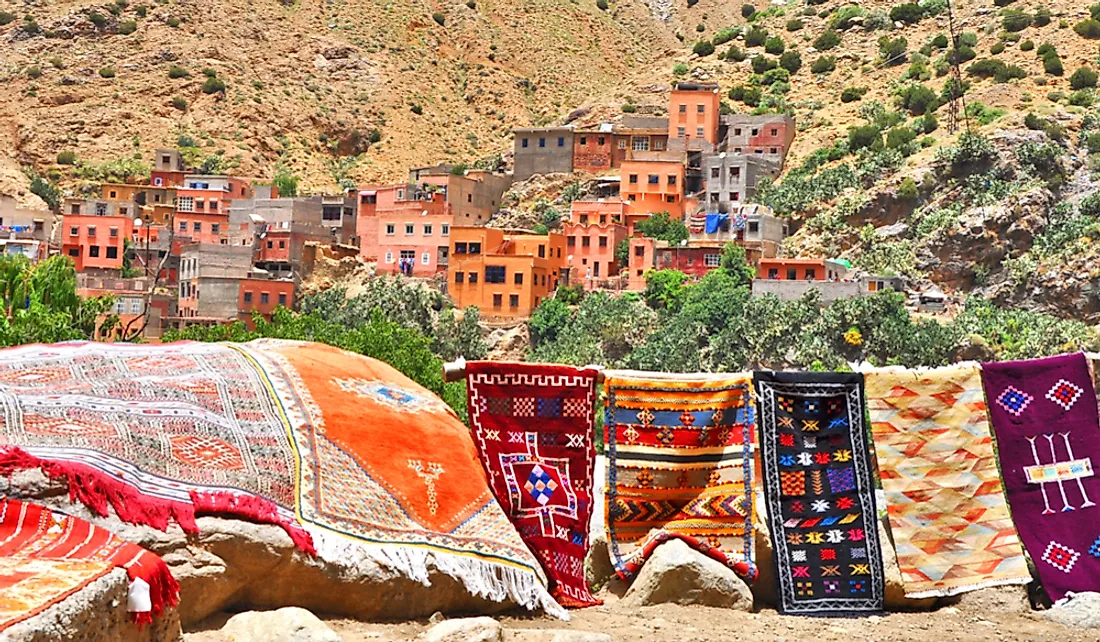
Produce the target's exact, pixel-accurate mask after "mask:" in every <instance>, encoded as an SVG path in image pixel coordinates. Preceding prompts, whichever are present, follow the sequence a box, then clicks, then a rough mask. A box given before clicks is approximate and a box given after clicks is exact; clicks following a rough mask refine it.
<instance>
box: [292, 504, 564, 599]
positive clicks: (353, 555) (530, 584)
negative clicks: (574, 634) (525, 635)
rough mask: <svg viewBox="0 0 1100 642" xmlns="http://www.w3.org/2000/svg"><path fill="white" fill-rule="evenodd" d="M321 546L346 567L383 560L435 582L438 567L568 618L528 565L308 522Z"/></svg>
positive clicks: (476, 590) (472, 588)
mask: <svg viewBox="0 0 1100 642" xmlns="http://www.w3.org/2000/svg"><path fill="white" fill-rule="evenodd" d="M305 528H306V529H307V530H308V531H309V534H310V535H311V536H312V537H313V542H314V544H315V545H316V547H317V556H318V557H320V558H321V559H323V560H325V561H326V562H329V563H332V564H338V565H342V566H344V567H347V568H353V569H363V570H364V571H365V570H367V569H365V568H364V567H365V566H367V565H371V564H373V565H381V566H384V567H386V568H388V569H390V570H391V571H395V572H397V573H400V574H401V575H404V576H405V577H407V578H409V579H411V580H412V581H414V582H419V583H420V584H423V585H424V586H431V580H430V578H429V574H430V572H431V568H432V567H433V566H434V567H435V568H436V569H438V570H439V572H441V573H443V574H444V575H447V576H449V577H451V578H453V579H455V580H457V581H458V582H460V583H461V584H462V585H463V586H464V587H465V588H466V590H467V591H469V592H470V593H471V594H473V595H475V596H477V597H481V598H484V599H487V600H492V601H494V602H504V601H506V600H507V601H511V602H513V603H515V604H518V605H520V606H522V607H524V608H526V609H527V610H529V611H534V610H538V609H542V610H543V611H544V612H545V613H546V614H547V615H551V616H553V617H556V618H558V619H561V620H568V619H569V613H568V612H567V611H566V610H565V609H564V608H562V606H561V605H560V604H558V603H557V601H556V600H554V598H553V597H552V596H551V595H550V592H549V591H547V590H546V586H545V584H544V583H543V581H542V579H541V578H540V576H539V575H538V574H537V573H536V572H535V571H531V570H523V569H519V568H514V567H510V566H506V565H504V564H499V563H495V562H488V561H485V560H481V559H477V558H475V557H468V556H465V555H458V554H453V553H444V552H442V551H438V550H428V549H424V548H418V547H413V546H402V545H399V544H368V543H365V542H361V541H356V540H353V539H349V538H346V537H342V536H340V535H338V534H335V533H330V532H326V531H323V530H321V529H318V528H316V527H311V526H309V525H306V526H305Z"/></svg>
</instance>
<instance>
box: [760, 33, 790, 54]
mask: <svg viewBox="0 0 1100 642" xmlns="http://www.w3.org/2000/svg"><path fill="white" fill-rule="evenodd" d="M784 48H785V47H784V45H783V39H782V38H780V37H779V36H770V37H768V38H767V39H766V40H764V51H765V52H767V53H770V54H772V55H773V56H778V55H779V54H781V53H783V49H784Z"/></svg>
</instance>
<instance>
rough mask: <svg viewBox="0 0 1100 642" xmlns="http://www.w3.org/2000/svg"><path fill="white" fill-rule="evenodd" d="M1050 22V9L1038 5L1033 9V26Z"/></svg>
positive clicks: (1045, 24)
mask: <svg viewBox="0 0 1100 642" xmlns="http://www.w3.org/2000/svg"><path fill="white" fill-rule="evenodd" d="M1049 24H1050V9H1047V8H1046V7H1040V8H1039V9H1038V10H1036V11H1035V26H1036V27H1045V26H1047V25H1049Z"/></svg>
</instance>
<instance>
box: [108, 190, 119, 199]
mask: <svg viewBox="0 0 1100 642" xmlns="http://www.w3.org/2000/svg"><path fill="white" fill-rule="evenodd" d="M109 198H118V192H116V191H114V190H111V196H110V197H109Z"/></svg>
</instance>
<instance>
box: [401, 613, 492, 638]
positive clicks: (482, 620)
mask: <svg viewBox="0 0 1100 642" xmlns="http://www.w3.org/2000/svg"><path fill="white" fill-rule="evenodd" d="M416 639H417V642H504V628H503V627H501V626H500V622H497V621H496V620H494V619H493V618H491V617H471V618H462V619H458V620H446V621H444V622H440V623H439V624H436V625H435V626H433V627H432V628H430V629H428V630H427V631H425V632H423V633H421V634H420V637H418V638H416Z"/></svg>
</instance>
